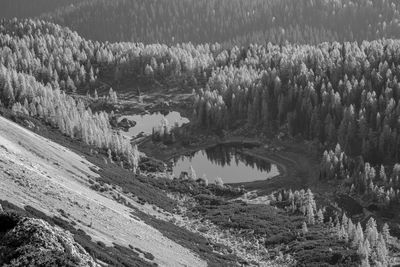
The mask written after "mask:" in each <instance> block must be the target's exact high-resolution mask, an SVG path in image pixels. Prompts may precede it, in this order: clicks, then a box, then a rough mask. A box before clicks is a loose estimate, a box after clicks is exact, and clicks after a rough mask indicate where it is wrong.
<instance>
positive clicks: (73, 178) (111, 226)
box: [0, 116, 207, 266]
mask: <svg viewBox="0 0 400 267" xmlns="http://www.w3.org/2000/svg"><path fill="white" fill-rule="evenodd" d="M91 168H96V166H94V165H93V164H91V163H90V162H88V161H87V160H86V159H85V158H83V157H81V156H79V155H77V154H76V153H74V152H72V151H71V150H69V149H68V148H65V147H63V146H61V145H59V144H56V143H54V142H52V141H50V140H48V139H45V138H43V137H41V136H39V135H37V134H35V133H33V132H31V131H29V130H27V129H25V128H23V127H21V126H19V125H17V124H15V123H13V122H11V121H9V120H7V119H5V118H3V117H1V116H0V198H1V199H3V200H7V201H9V202H11V203H13V204H15V205H18V206H20V207H24V206H25V205H30V206H32V207H34V208H36V209H38V210H41V211H43V212H44V213H46V214H47V215H49V216H52V215H57V216H60V212H59V211H60V210H63V212H65V213H66V214H68V218H69V220H70V221H74V222H75V223H76V224H77V225H76V227H77V228H81V229H83V230H84V231H85V232H86V233H87V234H89V235H90V236H91V237H92V238H93V239H94V240H98V241H102V242H104V243H105V244H107V245H112V243H113V242H114V243H117V244H119V245H122V246H128V245H131V246H133V247H138V248H140V249H142V250H144V251H147V252H150V253H151V254H153V255H154V256H155V259H154V262H156V263H157V264H159V265H161V266H206V265H207V264H206V262H204V261H203V260H201V259H200V258H199V257H198V256H197V255H195V254H194V253H193V252H192V251H190V250H188V249H186V248H184V247H182V246H181V245H179V244H177V243H175V242H173V241H172V240H170V239H168V238H166V237H165V236H163V235H162V234H161V233H160V232H159V231H158V230H156V229H155V228H153V227H151V226H149V225H146V224H145V223H144V222H142V221H140V220H138V219H137V218H134V216H131V213H132V210H131V209H129V208H127V207H125V206H123V205H122V204H119V203H117V202H115V201H114V200H111V199H109V198H107V197H105V196H102V195H100V194H99V193H98V192H96V191H93V190H91V189H90V188H89V183H88V179H89V177H96V176H97V174H96V173H95V172H93V171H92V170H91ZM135 217H136V216H135Z"/></svg>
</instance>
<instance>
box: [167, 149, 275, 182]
mask: <svg viewBox="0 0 400 267" xmlns="http://www.w3.org/2000/svg"><path fill="white" fill-rule="evenodd" d="M244 148H250V147H249V146H248V145H234V144H224V145H217V146H214V147H211V148H207V149H204V150H200V151H197V152H195V153H191V154H190V155H183V156H180V157H177V158H175V159H173V161H174V166H173V168H172V169H173V173H174V176H175V177H179V175H180V174H181V172H188V171H189V168H190V166H192V167H193V169H194V170H195V172H196V174H197V177H202V176H203V175H204V174H205V175H206V177H207V178H208V180H209V181H210V182H214V181H215V178H216V177H221V178H222V180H223V181H224V183H242V182H252V181H257V180H266V179H270V178H272V177H275V176H277V175H279V170H278V168H277V166H276V165H275V164H272V163H270V162H268V161H265V160H263V159H259V158H256V157H253V156H250V155H246V154H245V153H244V151H243V149H244Z"/></svg>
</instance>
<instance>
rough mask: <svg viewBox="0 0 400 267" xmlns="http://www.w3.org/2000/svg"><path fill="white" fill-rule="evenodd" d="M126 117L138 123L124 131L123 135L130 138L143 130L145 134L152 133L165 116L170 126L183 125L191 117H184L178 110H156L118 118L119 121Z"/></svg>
mask: <svg viewBox="0 0 400 267" xmlns="http://www.w3.org/2000/svg"><path fill="white" fill-rule="evenodd" d="M124 118H127V119H128V120H132V121H135V122H136V125H135V126H134V127H131V128H129V131H128V132H122V134H123V135H125V136H128V137H130V138H131V137H135V136H137V135H138V134H139V133H141V132H143V133H144V134H145V135H149V134H151V133H152V130H153V128H154V127H158V126H159V125H160V123H161V121H162V120H163V118H165V119H167V121H168V122H169V125H170V126H174V125H175V124H177V125H178V126H182V125H183V124H185V123H188V122H189V119H187V118H185V117H182V116H181V114H180V113H179V112H176V111H172V112H169V113H166V114H165V115H164V114H162V113H160V112H156V113H152V114H143V115H131V116H122V117H120V118H119V119H118V122H120V121H121V120H123V119H124Z"/></svg>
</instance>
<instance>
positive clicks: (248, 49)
mask: <svg viewBox="0 0 400 267" xmlns="http://www.w3.org/2000/svg"><path fill="white" fill-rule="evenodd" d="M18 2H23V0H20V1H18ZM48 2H49V1H45V0H41V4H40V5H47V3H48ZM13 3H16V2H10V1H9V2H7V4H6V5H7V8H8V10H13ZM52 3H53V2H52ZM53 4H54V5H51V6H48V10H43V9H40V12H39V9H38V10H34V9H31V11H30V12H29V13H24V12H22V11H21V12H20V13H19V14H17V13H18V12H16V11H15V10H14V11H15V12H14V13H12V12H11V13H10V12H8V14H14V15H13V16H15V17H31V18H23V19H22V18H18V19H17V18H10V19H9V18H5V19H2V20H1V23H0V100H1V102H0V106H2V107H5V108H7V109H9V110H11V111H12V112H13V113H15V114H22V115H24V116H27V117H32V118H36V119H38V120H41V121H43V122H44V123H46V124H47V125H49V126H50V127H52V128H54V129H57V130H58V131H59V132H61V133H62V134H63V135H65V136H68V137H69V138H71V139H73V140H79V141H81V142H83V143H85V144H86V145H89V146H91V147H94V148H97V149H100V150H101V151H102V152H103V153H104V154H106V155H107V156H108V158H109V159H110V161H113V160H115V161H116V162H117V163H118V164H119V165H120V166H121V167H122V168H125V169H128V170H130V171H132V172H134V173H139V172H140V170H139V164H140V161H141V158H142V152H140V151H139V148H138V147H137V146H136V145H131V141H130V140H129V139H128V138H126V137H124V136H123V135H121V134H120V133H119V132H117V131H115V129H113V126H112V125H111V123H110V121H111V120H112V118H113V116H114V113H113V112H108V111H107V110H98V111H92V109H91V106H90V105H89V104H88V103H89V102H93V101H94V102H96V101H100V100H101V101H103V102H105V103H108V104H111V105H112V104H116V103H117V102H118V98H119V96H120V95H122V94H123V93H126V92H125V91H124V89H126V88H123V84H124V83H126V82H129V83H132V84H133V86H132V87H131V88H138V87H141V86H142V87H143V89H141V90H142V91H143V92H146V90H149V88H151V87H155V86H160V87H162V88H163V89H162V90H164V91H165V92H167V91H168V90H169V89H171V88H176V87H179V88H180V89H181V90H182V91H183V92H184V93H185V94H191V98H190V99H191V101H192V105H191V106H190V110H189V111H188V113H190V114H191V127H192V128H191V130H192V132H190V134H191V135H195V134H196V131H199V130H202V131H208V132H209V133H213V134H214V133H215V134H216V135H218V136H221V135H223V134H222V133H226V132H234V131H236V130H243V131H246V132H247V134H248V135H252V136H256V137H260V138H261V137H265V136H269V137H271V136H277V135H279V134H282V133H284V135H285V136H287V137H288V138H289V139H291V140H300V139H301V140H305V141H308V142H313V143H315V144H317V146H318V148H319V150H318V152H321V153H320V155H319V160H320V161H319V166H318V167H319V173H320V175H319V179H320V181H322V182H323V183H326V184H335V185H337V186H338V187H340V188H341V189H343V192H345V193H346V194H348V195H349V196H352V197H353V198H354V199H356V200H359V201H360V203H368V204H371V205H372V204H373V205H377V209H380V210H381V211H385V212H386V211H390V212H391V213H396V212H398V208H399V205H400V181H399V175H400V164H399V161H400V154H399V151H400V119H399V116H400V103H399V101H400V81H398V79H399V78H398V77H400V40H398V39H396V38H399V36H400V14H399V12H400V6H399V3H398V2H397V1H395V0H378V1H369V0H352V1H351V0H337V1H329V0H326V1H313V0H310V1H305V0H304V1H295V0H246V1H245V0H218V1H217V0H198V1H194V0H187V1H181V0H159V1H153V0H146V1H144V0H143V1H142V0H135V1H128V0H115V1H106V0H84V1H72V0H71V1H67V2H63V3H62V4H61V3H56V2H54V3H53ZM40 5H39V6H40ZM0 17H5V16H3V15H2V14H1V12H0ZM132 25H134V27H133V26H132ZM106 82H107V84H110V88H109V89H108V90H107V92H108V93H107V94H102V95H100V96H99V95H98V94H97V88H99V87H100V85H102V84H103V85H104V83H106ZM111 85H112V88H111ZM113 88H114V89H113ZM130 90H132V91H133V89H130ZM130 93H136V92H130ZM84 95H86V96H87V98H88V99H84V98H82V97H81V96H84ZM178 132H179V131H178V130H176V131H175V129H174V130H173V131H172V132H171V133H169V132H168V135H165V136H166V137H163V135H164V133H161V130H160V133H158V136H156V134H155V133H154V131H153V136H152V137H153V139H152V141H154V142H157V141H160V140H161V139H163V138H164V139H166V138H167V139H168V140H163V141H164V144H165V145H170V144H174V143H176V142H177V141H179V133H178ZM175 134H176V135H175ZM190 134H189V135H190ZM185 135H188V133H185ZM161 137H163V138H161ZM181 137H182V136H181ZM220 154H222V153H220ZM225 157H226V158H227V160H228V156H227V155H225ZM243 158H246V155H243ZM217 160H218V158H216V159H215V161H217ZM106 161H107V160H106ZM222 164H223V165H224V164H225V161H223V162H222ZM260 166H261V165H260ZM260 169H263V168H262V167H260ZM192 176H194V177H195V178H197V177H196V175H195V171H194V170H193V169H191V174H189V178H190V177H192ZM195 178H193V179H192V180H196V179H195ZM203 180H204V181H207V180H206V179H203ZM205 183H206V186H207V185H208V181H207V182H205ZM167 185H169V184H168V183H166V184H163V186H167ZM221 186H222V187H223V182H222V180H221V181H220V182H218V183H217V188H219V187H221ZM160 187H161V188H162V189H165V188H164V187H162V186H160ZM216 190H217V191H218V189H216ZM269 198H270V200H271V202H272V203H274V205H276V206H277V207H279V208H282V209H284V210H286V211H288V212H290V213H291V214H295V215H296V216H297V215H302V216H303V217H304V218H305V221H304V223H302V226H301V227H302V229H301V230H302V233H303V235H305V234H306V233H308V231H309V230H308V227H317V226H318V227H319V225H324V226H321V227H324V228H323V229H324V230H321V231H322V232H323V231H325V230H326V229H330V232H332V233H333V235H332V236H331V237H332V238H334V239H335V240H336V241H338V240H339V241H340V242H343V243H344V244H346V245H345V246H346V247H347V248H348V249H350V250H352V251H355V253H356V254H357V255H358V258H357V259H356V260H355V262H361V264H364V265H362V266H369V264H371V265H373V266H388V254H389V251H388V250H389V249H388V247H389V243H390V242H389V240H390V239H391V237H390V231H391V230H390V229H389V225H388V224H387V223H382V221H381V220H375V219H374V218H373V217H371V218H369V219H368V220H367V221H365V222H363V223H360V222H358V221H356V220H354V221H353V220H352V219H351V218H349V217H347V215H346V213H343V214H340V215H338V214H334V215H333V214H330V215H331V216H328V212H327V211H326V210H325V209H324V208H322V207H320V206H318V207H317V204H316V203H315V200H314V195H313V193H312V192H311V191H310V190H307V191H306V190H297V191H294V192H292V191H291V190H286V189H285V190H280V191H279V192H275V193H273V194H271V195H270V196H269ZM199 212H200V213H201V212H204V213H207V212H209V211H208V210H207V208H204V207H203V208H202V209H200V211H199ZM382 213H383V212H382ZM221 216H222V215H221ZM349 216H350V215H349ZM229 220H230V223H231V218H229ZM377 221H379V223H378V222H377ZM383 221H384V220H383ZM215 223H218V222H215ZM397 225H398V224H397ZM391 226H392V225H391ZM363 228H364V229H363ZM399 231H400V230H398V229H397V230H395V233H397V234H399ZM392 233H393V230H392ZM260 240H261V239H260ZM339 241H338V242H339ZM257 242H259V240H258V241H257Z"/></svg>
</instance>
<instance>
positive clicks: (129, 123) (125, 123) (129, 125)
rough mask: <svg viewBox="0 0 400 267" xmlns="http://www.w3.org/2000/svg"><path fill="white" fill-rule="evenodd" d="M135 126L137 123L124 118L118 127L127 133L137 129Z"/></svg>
mask: <svg viewBox="0 0 400 267" xmlns="http://www.w3.org/2000/svg"><path fill="white" fill-rule="evenodd" d="M135 125H136V122H135V121H132V120H128V119H127V118H123V119H122V120H121V121H120V122H118V127H119V128H121V129H122V130H123V131H125V132H127V131H128V130H129V128H132V127H135Z"/></svg>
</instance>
